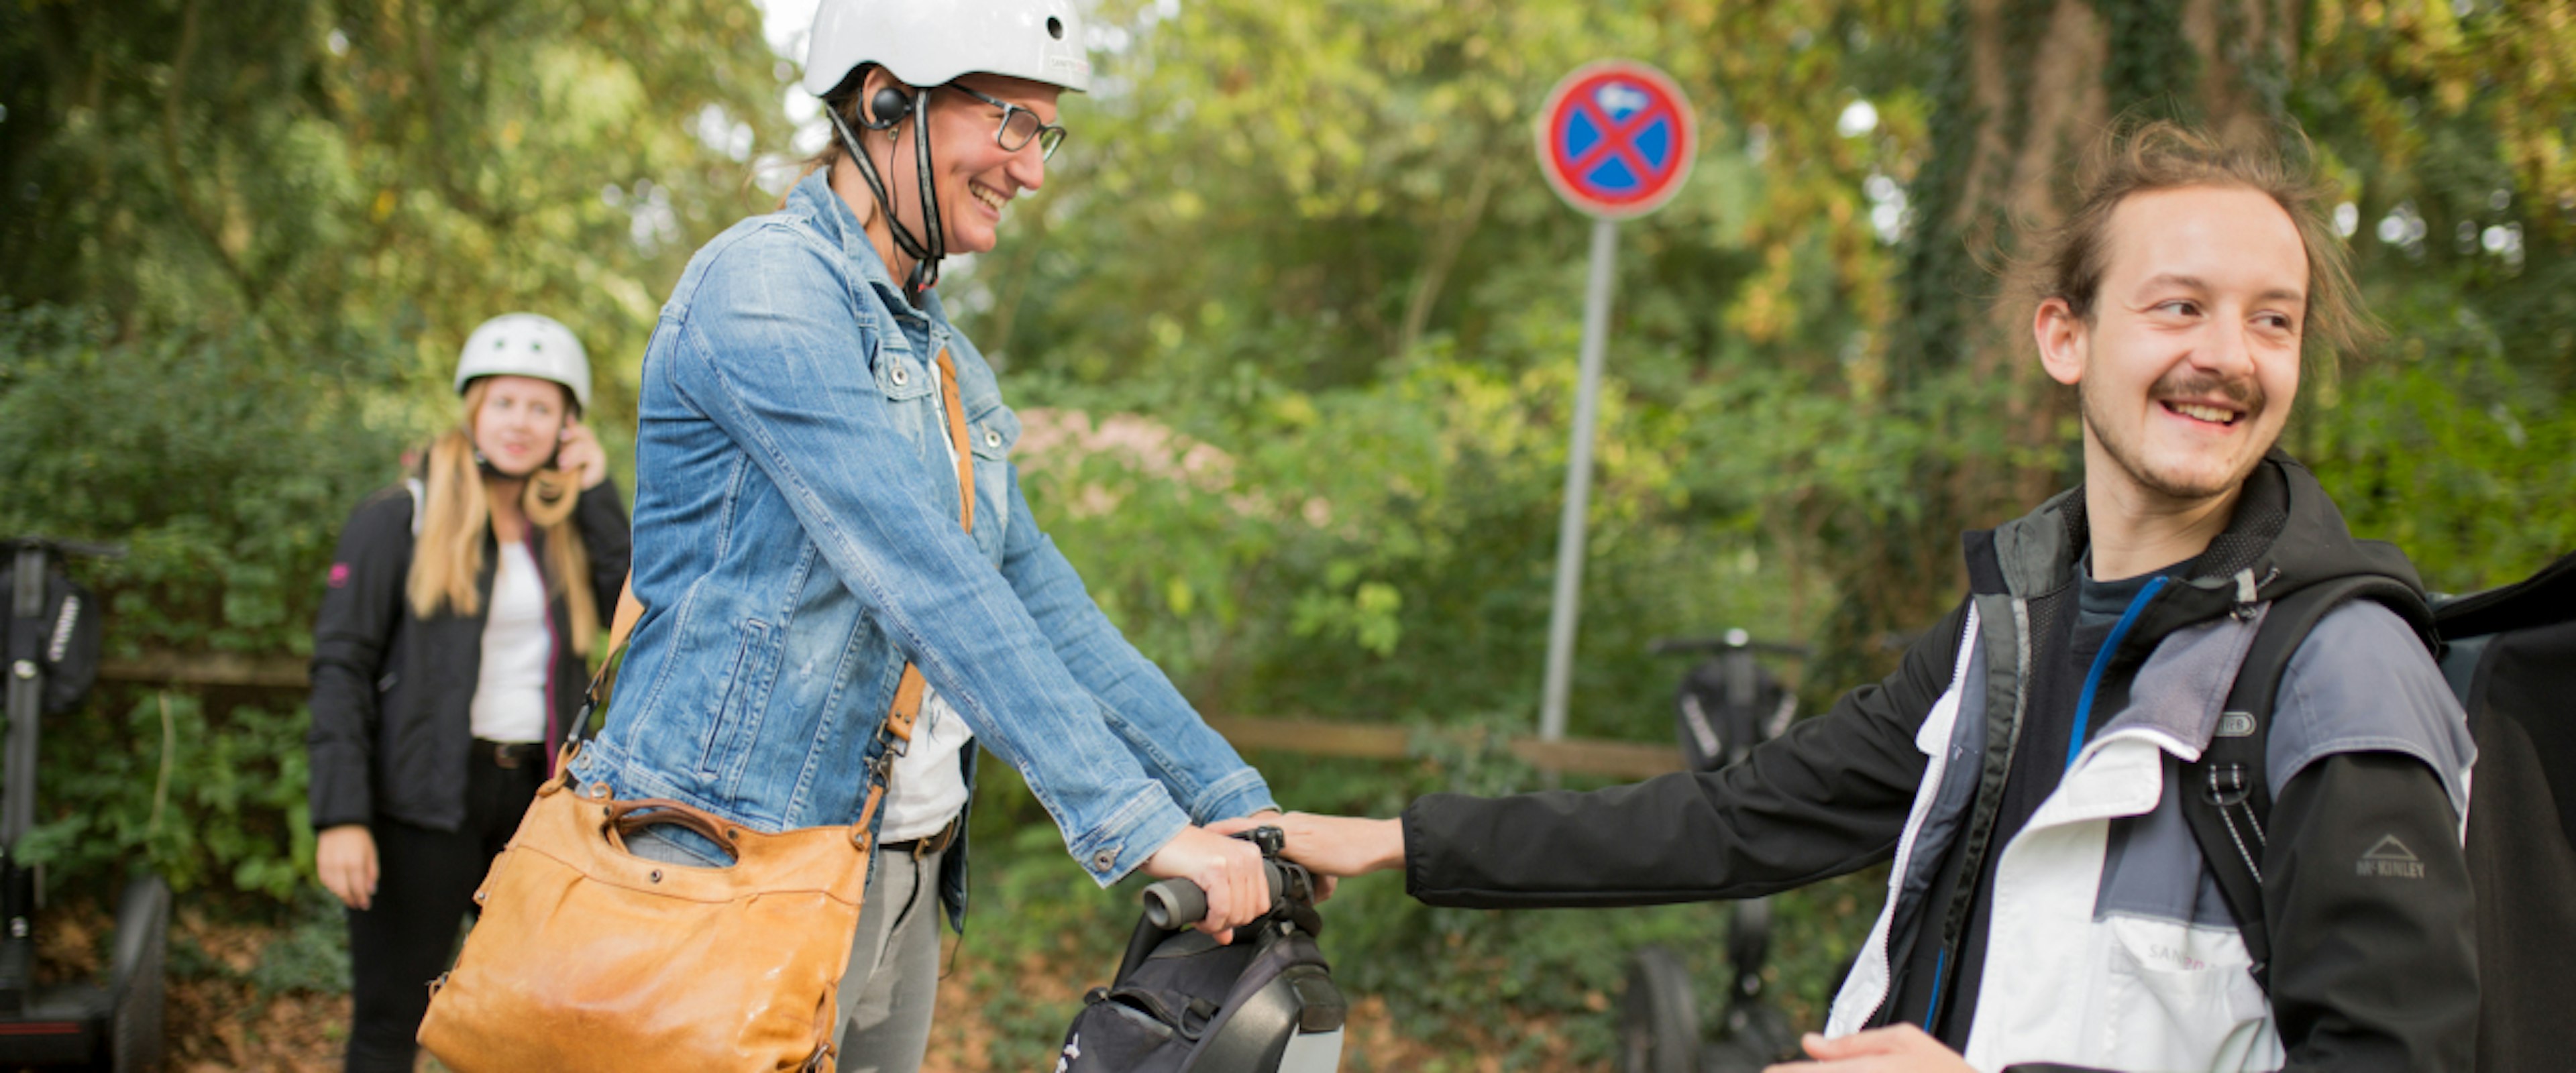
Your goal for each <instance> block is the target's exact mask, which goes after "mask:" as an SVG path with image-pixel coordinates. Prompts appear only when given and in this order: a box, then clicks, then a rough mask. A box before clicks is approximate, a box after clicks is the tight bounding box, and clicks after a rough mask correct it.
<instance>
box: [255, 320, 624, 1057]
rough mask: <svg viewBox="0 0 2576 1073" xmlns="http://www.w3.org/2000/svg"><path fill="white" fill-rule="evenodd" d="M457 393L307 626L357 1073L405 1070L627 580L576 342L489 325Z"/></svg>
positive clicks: (347, 544)
mask: <svg viewBox="0 0 2576 1073" xmlns="http://www.w3.org/2000/svg"><path fill="white" fill-rule="evenodd" d="M456 390H457V393H458V394H459V395H461V396H462V397H463V401H464V407H463V409H464V413H463V419H462V420H461V421H460V422H459V424H458V426H457V427H455V428H452V429H449V430H447V431H446V432H443V433H440V434H439V436H438V438H437V439H436V440H435V441H434V442H432V443H431V445H430V448H429V452H428V457H427V460H426V462H425V464H424V468H423V472H422V473H421V474H420V475H419V476H417V477H415V478H413V479H410V480H407V481H405V482H404V483H403V485H402V486H400V487H395V488H389V489H386V490H384V491H383V492H380V493H377V494H376V495H374V496H371V497H369V498H368V499H367V501H366V502H365V503H362V504H360V505H359V507H358V509H357V511H356V512H355V513H353V514H352V515H350V518H349V524H348V527H347V528H346V529H343V530H342V531H341V534H340V544H339V548H338V551H337V552H336V553H335V554H334V556H333V562H332V564H331V574H330V578H329V582H328V584H329V588H328V589H327V590H326V591H325V592H324V594H323V599H322V612H321V615H320V616H319V618H318V620H317V621H316V623H315V625H314V630H313V697H312V705H311V707H312V712H313V725H312V729H311V730H310V731H309V732H308V733H307V734H306V735H305V744H306V747H307V750H308V752H309V757H310V761H311V769H312V788H311V797H310V806H311V812H312V818H313V828H314V830H315V831H316V832H318V839H317V841H318V845H317V846H316V847H315V851H314V864H315V867H316V870H317V871H319V872H320V873H321V878H322V884H323V886H325V887H327V888H329V889H330V891H331V893H332V894H334V895H337V896H338V897H339V898H340V900H341V901H343V902H345V903H347V904H348V906H349V963H350V972H351V975H352V976H353V977H354V981H353V982H354V986H353V987H352V989H351V990H352V993H353V997H354V999H355V1003H354V1011H353V1024H352V1025H351V1029H350V1032H349V1050H348V1068H349V1069H351V1070H402V1071H406V1073H408V1071H409V1070H410V1069H411V1068H412V1058H413V1050H414V1044H413V1036H414V1034H415V1033H417V1032H418V1031H419V1029H420V1019H421V1014H422V1012H423V1011H424V1010H426V1009H427V1008H428V1005H429V994H428V989H427V988H425V987H423V986H422V983H423V981H426V980H428V979H430V978H431V977H434V976H436V975H438V974H439V972H441V971H442V970H444V969H445V968H446V967H447V962H448V959H449V958H450V957H451V956H452V955H453V954H454V952H455V944H456V932H457V924H458V922H459V921H461V920H462V919H463V918H464V915H465V913H466V912H467V911H468V910H470V909H471V908H473V904H472V899H473V895H474V887H475V885H476V884H477V883H479V882H481V881H482V879H483V875H484V873H485V872H486V871H487V870H488V869H489V868H490V867H491V864H492V858H493V857H494V856H495V855H497V854H498V853H499V852H500V850H501V847H502V844H503V843H504V842H506V841H508V839H509V837H510V834H511V832H512V831H513V830H514V829H516V828H517V826H518V823H519V817H520V815H521V814H522V813H524V812H526V811H527V807H528V802H529V801H530V800H531V799H532V798H533V797H534V796H535V794H536V789H537V786H538V785H539V784H540V783H541V782H543V781H544V779H545V778H546V774H547V767H548V765H549V763H550V762H551V761H552V759H553V757H554V755H555V747H556V745H557V744H558V743H559V742H561V741H562V740H563V737H564V735H565V734H566V733H567V732H568V731H569V730H570V728H571V721H572V718H573V715H574V713H575V711H576V710H577V705H578V704H579V702H580V699H581V692H582V684H583V683H584V682H585V681H587V679H588V672H587V671H586V669H585V666H584V660H585V658H586V657H587V656H588V655H590V650H591V647H592V644H593V638H595V637H597V636H598V634H599V630H600V624H601V623H602V622H603V621H605V615H606V613H607V610H608V609H609V607H610V606H612V601H614V600H615V599H616V596H617V587H618V584H619V582H620V579H622V578H623V577H624V576H625V574H626V564H627V559H628V546H629V545H628V532H627V523H626V511H625V508H624V506H623V505H622V504H620V503H619V501H618V496H617V489H616V487H615V486H614V485H612V484H611V483H609V480H608V458H607V456H606V455H605V454H603V453H602V452H601V451H600V449H599V441H598V440H597V439H596V438H594V437H593V436H592V435H591V432H590V430H589V429H588V428H586V427H584V426H583V425H582V423H581V420H580V412H581V410H582V408H583V407H585V406H587V405H588V404H589V402H590V366H589V363H588V362H587V361H586V360H585V358H584V357H583V354H582V349H581V343H580V341H579V340H576V339H575V338H574V337H573V334H572V332H571V331H570V330H569V329H566V328H565V327H564V326H563V325H561V324H559V323H556V322H555V321H553V320H551V319H548V318H546V317H541V316H537V315H535V314H531V313H512V314H509V315H506V316H502V317H496V318H494V319H492V320H490V321H488V322H485V323H484V325H483V326H482V327H480V328H477V329H475V331H474V334H473V335H472V336H471V337H470V338H468V339H467V340H466V343H465V350H464V353H463V354H462V355H461V356H460V357H459V358H458V360H457V365H456Z"/></svg>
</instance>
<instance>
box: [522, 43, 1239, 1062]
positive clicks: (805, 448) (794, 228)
mask: <svg viewBox="0 0 2576 1073" xmlns="http://www.w3.org/2000/svg"><path fill="white" fill-rule="evenodd" d="M1089 78H1090V65H1089V63H1088V61H1087V60H1085V59H1084V56H1083V50H1082V19H1081V15H1080V14H1079V12H1078V10H1077V9H1076V7H1075V5H1074V3H1073V0H952V2H943V3H919V2H917V0H824V2H823V4H822V6H821V8H820V10H819V12H818V13H817V15H816V18H815V22H814V31H813V35H812V38H811V52H810V54H809V57H808V63H807V65H806V72H805V81H804V85H805V88H806V89H807V90H809V91H811V92H813V93H815V94H816V95H817V96H819V97H821V98H822V99H823V101H824V102H825V105H826V107H825V111H826V113H827V114H828V115H829V116H830V117H831V122H832V125H833V129H834V135H835V143H834V145H833V147H832V149H831V150H829V151H827V152H826V153H825V154H823V156H822V157H821V158H820V159H818V160H817V161H816V166H815V168H814V169H812V170H811V171H809V173H808V174H807V175H806V176H805V178H804V179H803V180H802V181H801V182H799V183H798V184H797V186H796V188H795V189H794V190H792V191H791V192H790V193H789V194H788V196H787V198H786V201H785V203H784V204H783V205H782V207H781V209H780V211H778V212H776V213H772V214H769V215H766V216H760V217H755V218H752V219H750V220H746V221H743V222H742V223H740V224H737V225H735V226H734V227H733V228H732V229H731V230H728V231H727V232H725V234H723V235H722V236H719V237H718V238H717V239H716V240H715V241H713V242H711V243H709V244H708V245H707V246H706V247H705V248H704V249H702V250H700V251H699V252H698V254H697V256H696V257H695V258H694V259H692V261H691V262H690V264H689V267H688V270H687V271H686V273H685V274H683V276H682V277H681V280H680V282H679V284H678V286H677V287H676V288H675V289H674V291H673V293H672V296H671V300H670V302H669V304H667V305H666V306H664V308H663V311H662V318H661V322H660V324H659V325H658V326H657V327H656V328H655V330H654V333H653V339H652V342H651V345H650V346H649V347H648V349H647V351H646V354H645V359H644V385H643V392H642V396H641V398H640V400H639V412H638V417H639V423H638V438H637V446H636V467H637V469H636V472H637V495H636V528H637V532H638V533H639V535H640V536H641V538H642V543H641V546H642V548H643V551H644V554H643V555H642V556H640V557H639V558H638V560H637V562H636V569H635V576H634V587H635V593H636V595H637V596H638V597H639V598H640V599H641V601H642V602H643V604H644V607H645V611H644V613H643V617H642V618H641V620H640V621H639V623H638V624H637V626H636V628H635V631H634V634H633V640H632V644H631V647H630V648H629V649H628V652H627V655H626V657H625V662H624V667H623V669H622V671H621V672H620V674H621V684H620V686H619V688H618V689H617V690H616V691H615V693H614V695H613V701H612V703H611V707H610V709H609V713H608V722H607V728H606V729H605V730H604V731H603V732H602V734H601V736H600V738H599V739H598V740H597V741H595V742H593V743H591V744H590V745H589V746H588V747H586V748H585V749H584V750H583V751H582V752H581V754H580V755H579V756H578V757H577V758H576V759H575V760H574V761H573V770H574V774H575V776H576V777H577V778H578V779H579V780H580V782H581V783H582V784H583V785H585V786H598V785H601V784H605V785H606V786H607V787H608V788H609V789H610V790H611V791H612V792H613V793H614V794H615V796H616V797H618V798H619V799H632V798H670V799H675V800H678V801H681V802H683V803H686V804H689V805H692V806H695V807H698V808H701V809H704V810H706V811H709V812H712V813H715V814H718V815H720V816H723V817H725V818H727V819H729V820H731V821H734V822H738V823H743V824H747V825H750V826H752V827H754V828H757V829H761V830H768V831H776V830H784V829H789V828H799V827H813V826H824V825H840V824H849V823H853V822H856V821H858V820H859V819H860V818H861V817H862V816H863V815H864V814H865V812H864V810H865V804H864V802H865V801H866V799H867V796H868V792H869V790H870V789H871V788H872V787H876V786H886V787H888V788H889V789H888V791H887V798H886V800H887V803H886V804H885V805H884V807H883V809H882V811H881V812H879V813H877V814H876V815H875V820H876V822H877V833H878V836H879V842H878V852H877V853H876V854H875V855H874V858H873V864H872V866H871V867H872V876H871V881H870V883H869V889H868V895H867V900H866V905H865V909H864V912H863V915H862V917H861V919H860V922H859V926H858V930H857V936H856V939H855V942H854V943H853V945H852V949H851V960H850V962H849V965H850V968H849V971H848V974H847V975H846V976H845V977H844V978H843V980H842V986H841V988H840V1002H841V1008H840V1011H839V1016H840V1017H841V1028H840V1031H839V1033H838V1036H839V1040H840V1044H841V1048H842V1050H841V1054H840V1056H839V1067H840V1068H841V1069H844V1070H866V1071H871V1073H883V1071H889V1070H911V1069H914V1068H916V1067H917V1066H918V1065H919V1063H920V1062H921V1059H922V1055H923V1051H924V1048H925V1046H926V1043H927V1040H928V1034H929V1025H930V1016H931V1003H932V999H933V995H934V988H935V984H936V982H937V980H936V977H937V969H938V927H939V917H940V915H941V913H940V910H941V909H942V908H943V907H944V908H945V910H946V915H947V916H948V917H949V918H950V919H951V920H952V921H959V920H962V919H963V914H964V911H965V898H966V882H965V867H964V865H965V846H964V845H962V844H961V843H960V842H959V840H958V838H957V836H958V833H959V832H961V831H962V830H963V829H964V827H965V809H966V806H967V804H968V802H969V800H970V798H971V787H972V783H973V779H974V771H975V758H976V746H978V745H980V746H981V747H982V748H983V749H984V750H986V751H989V752H990V753H991V754H992V755H993V756H994V757H996V758H997V759H999V760H1001V761H1002V762H1004V763H1007V764H1009V765H1010V766H1011V767H1012V768H1013V769H1015V770H1016V771H1017V772H1018V773H1019V774H1020V775H1021V776H1022V777H1023V778H1024V779H1025V780H1026V781H1027V783H1028V784H1029V786H1030V787H1031V788H1032V790H1033V791H1034V793H1035V796H1036V798H1037V799H1038V801H1039V802H1041V803H1042V804H1043V805H1044V806H1045V807H1046V808H1047V809H1048V811H1049V812H1050V814H1051V815H1052V817H1053V819H1054V820H1055V823H1056V826H1057V827H1058V829H1059V830H1060V831H1061V832H1062V834H1063V836H1064V839H1065V842H1066V846H1067V848H1068V849H1069V850H1070V851H1071V852H1072V855H1073V857H1074V859H1075V860H1076V861H1078V862H1080V864H1081V865H1082V867H1083V868H1084V869H1085V870H1086V871H1087V872H1088V873H1089V874H1090V875H1091V876H1092V877H1093V878H1094V879H1095V880H1096V881H1098V882H1099V883H1101V884H1103V885H1106V884H1109V883H1112V882H1115V881H1116V880H1117V879H1119V878H1120V877H1122V876H1125V875H1127V874H1128V873H1130V872H1132V871H1136V870H1139V869H1142V870H1143V871H1146V872H1148V873H1150V874H1153V875H1156V876H1164V877H1172V876H1181V877H1187V878H1189V879H1192V880H1194V881H1196V882H1197V883H1198V884H1199V885H1200V886H1202V887H1204V888H1206V889H1207V890H1208V891H1209V892H1210V898H1209V901H1210V904H1211V907H1212V908H1211V913H1210V918H1209V921H1208V923H1207V925H1206V926H1207V927H1208V928H1209V929H1210V930H1212V931H1215V932H1219V933H1225V932H1227V931H1228V930H1229V929H1230V928H1231V927H1232V926H1233V925H1235V924H1239V923H1243V922H1246V921H1249V920H1251V919H1254V918H1255V917H1256V916H1258V915H1259V913H1260V912H1262V911H1263V910H1266V909H1267V907H1268V896H1267V892H1266V888H1265V887H1264V885H1263V881H1262V880H1261V878H1260V872H1259V865H1260V862H1259V857H1258V854H1257V853H1256V851H1255V850H1254V849H1253V848H1252V847H1251V846H1250V845H1248V844H1246V843H1243V842H1239V841H1235V840H1231V839H1227V838H1223V837H1220V836H1218V835H1214V834H1211V833H1209V832H1208V831H1206V830H1204V829H1203V825H1205V824H1209V823H1213V822H1216V821H1218V820H1222V819H1228V818H1233V817H1239V816H1243V815H1246V814H1250V813H1254V812H1256V811H1260V810H1264V809H1270V808H1274V807H1275V806H1274V805H1273V804H1272V802H1271V800H1270V794H1269V789H1268V787H1267V785H1266V784H1265V783H1264V782H1263V781H1262V779H1261V776H1260V774H1259V773H1258V772H1256V771H1254V770H1252V769H1251V768H1250V767H1247V766H1246V765H1244V763H1243V762H1242V760H1241V759H1240V758H1239V757H1237V756H1236V754H1235V752H1234V750H1233V749H1232V748H1231V747H1230V746H1228V745H1227V744H1226V742H1225V740H1224V739H1223V738H1222V737H1219V736H1218V735H1217V734H1216V733H1215V732H1214V731H1211V730H1209V729H1208V727H1207V726H1206V724H1205V723H1203V722H1202V721H1201V720H1200V719H1199V717H1198V715H1197V713H1195V712H1194V711H1193V710H1192V709H1191V708H1190V706H1189V704H1188V703H1187V702H1186V701H1185V700H1183V699H1182V698H1181V696H1180V694H1179V692H1178V691H1177V690H1175V689H1174V688H1173V687H1172V685H1171V683H1170V681H1169V680H1168V679H1167V678H1165V677H1164V676H1163V674H1162V673H1161V672H1160V671H1159V670H1158V669H1156V668H1155V667H1154V665H1153V664H1152V663H1150V662H1148V661H1147V660H1145V659H1144V658H1143V657H1142V656H1141V655H1139V654H1138V653H1137V652H1136V650H1135V649H1134V648H1133V647H1132V646H1130V645H1129V644H1128V643H1127V642H1126V640H1125V639H1124V638H1122V637H1121V636H1120V635H1119V633H1118V631H1117V629H1116V628H1115V627H1114V626H1112V625H1111V624H1110V623H1109V622H1108V620H1107V619H1106V618H1104V617H1103V616H1102V615H1101V613H1100V611H1099V609H1098V608H1097V607H1096V606H1095V605H1094V604H1093V602H1092V600H1091V598H1090V597H1089V595H1088V594H1087V593H1085V591H1084V590H1083V586H1082V582H1081V579H1080V578H1079V577H1077V576H1076V575H1075V574H1074V571H1073V569H1072V567H1071V566H1069V565H1068V564H1067V563H1066V561H1065V559H1064V557H1063V556H1062V555H1061V554H1059V553H1058V552H1057V550H1056V548H1055V545H1054V544H1053V543H1052V542H1050V541H1049V540H1048V539H1047V537H1046V534H1045V533H1043V532H1041V531H1040V530H1039V529H1038V528H1037V526H1036V525H1035V523H1034V521H1033V519H1031V518H1030V517H1029V515H1028V505H1027V503H1026V502H1025V501H1024V500H1023V499H1022V498H1021V495H1020V491H1019V486H1018V479H1017V475H1016V473H1015V472H1014V470H1013V469H1012V467H1011V464H1010V461H1009V454H1010V449H1011V446H1012V444H1013V443H1015V442H1016V441H1017V439H1018V437H1019V419H1018V418H1017V417H1015V416H1014V415H1013V414H1012V412H1011V410H1010V408H1009V407H1008V406H1005V405H1003V403H1002V399H1001V391H1000V386H999V385H998V384H997V383H996V382H995V379H994V376H993V371H992V369H991V367H990V366H989V365H987V364H986V363H985V361H984V358H983V356H982V354H981V353H979V352H978V351H977V350H976V348H975V346H974V344H973V343H972V342H971V341H969V340H968V339H967V338H966V336H965V335H964V334H962V333H960V332H959V331H958V330H957V328H956V327H955V326H953V325H952V324H950V323H949V320H948V317H947V314H946V313H945V312H944V310H943V309H942V307H941V305H940V302H939V297H938V294H937V292H936V290H935V289H934V287H935V284H936V283H937V282H938V278H939V261H940V258H941V257H942V256H944V255H946V254H948V253H975V252H981V251H984V250H989V249H991V248H993V245H994V243H995V241H996V240H997V237H998V235H999V233H1000V230H1001V228H1002V226H1003V223H1004V221H1005V219H1006V212H1007V210H1008V206H1009V205H1010V203H1011V202H1012V201H1013V200H1014V199H1016V198H1018V197H1019V196H1021V195H1022V194H1025V193H1028V192H1031V191H1034V190H1036V189H1037V188H1038V187H1039V186H1040V185H1041V184H1042V183H1044V182H1045V180H1046V161H1047V157H1048V155H1049V154H1050V153H1051V152H1052V151H1053V150H1054V149H1055V148H1056V147H1057V145H1058V144H1059V143H1061V142H1062V141H1063V138H1064V133H1063V129H1062V128H1061V127H1059V126H1057V125H1056V118H1057V116H1056V102H1057V98H1058V96H1059V95H1060V94H1061V93H1062V92H1063V91H1065V90H1076V91H1079V90H1082V89H1083V88H1085V86H1086V85H1087V84H1088V82H1089ZM898 281H900V282H898ZM890 713H904V714H910V715H913V716H915V718H913V719H912V727H913V729H912V732H911V737H910V740H909V741H908V742H901V741H896V740H894V734H895V733H896V732H893V731H890V730H889V729H888V728H890V727H895V726H901V725H903V724H904V722H905V720H904V719H899V718H893V717H892V715H891V714H890ZM628 844H629V846H630V847H631V848H632V849H633V850H634V851H635V852H637V853H640V854H643V855H645V856H648V857H653V858H656V859H659V860H663V861H669V862H673V863H680V864H696V865H705V866H718V867H720V866H722V865H724V864H726V863H728V862H727V858H725V857H724V855H723V853H722V851H721V850H719V849H718V848H717V847H716V846H715V845H714V844H712V843H710V842H707V841H706V840H704V839H702V838H699V837H698V836H697V835H695V834H694V833H692V832H689V831H687V830H683V829H680V828H678V827H674V826H668V825H665V826H657V827H651V828H647V829H646V830H644V831H642V832H639V833H638V834H636V835H635V836H632V837H630V838H629V840H628ZM816 941H838V936H833V937H830V939H829V940H825V939H823V938H822V937H816Z"/></svg>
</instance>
